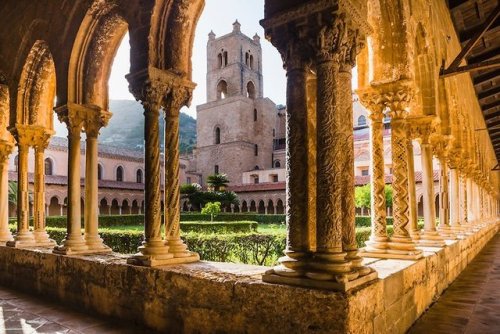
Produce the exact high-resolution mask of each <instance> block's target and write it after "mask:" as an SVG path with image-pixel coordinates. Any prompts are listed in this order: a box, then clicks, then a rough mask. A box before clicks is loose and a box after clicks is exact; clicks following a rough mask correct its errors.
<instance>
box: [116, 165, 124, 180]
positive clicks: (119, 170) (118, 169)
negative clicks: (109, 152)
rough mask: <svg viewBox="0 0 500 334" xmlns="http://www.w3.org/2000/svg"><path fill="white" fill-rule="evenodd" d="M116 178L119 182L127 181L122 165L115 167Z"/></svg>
mask: <svg viewBox="0 0 500 334" xmlns="http://www.w3.org/2000/svg"><path fill="white" fill-rule="evenodd" d="M115 180H116V181H118V182H123V181H125V168H123V166H122V165H118V166H117V167H116V169H115Z"/></svg>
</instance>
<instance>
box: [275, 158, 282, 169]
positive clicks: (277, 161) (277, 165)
mask: <svg viewBox="0 0 500 334" xmlns="http://www.w3.org/2000/svg"><path fill="white" fill-rule="evenodd" d="M274 168H281V162H280V161H279V160H276V161H275V162H274Z"/></svg>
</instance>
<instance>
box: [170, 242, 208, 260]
mask: <svg viewBox="0 0 500 334" xmlns="http://www.w3.org/2000/svg"><path fill="white" fill-rule="evenodd" d="M167 245H168V252H169V253H171V254H173V255H174V258H178V259H184V260H185V262H182V263H190V262H196V261H199V260H200V256H199V255H198V253H195V252H190V251H189V250H188V249H187V246H186V244H185V243H184V241H182V239H181V238H172V239H167Z"/></svg>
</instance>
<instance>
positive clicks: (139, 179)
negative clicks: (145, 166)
mask: <svg viewBox="0 0 500 334" xmlns="http://www.w3.org/2000/svg"><path fill="white" fill-rule="evenodd" d="M135 176H136V182H137V183H142V169H138V170H137V172H136V175H135Z"/></svg>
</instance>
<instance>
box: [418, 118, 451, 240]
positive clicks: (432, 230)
mask: <svg viewBox="0 0 500 334" xmlns="http://www.w3.org/2000/svg"><path fill="white" fill-rule="evenodd" d="M410 123H412V124H413V126H414V127H415V128H416V129H415V130H416V132H417V133H418V136H419V142H420V150H421V158H422V188H423V202H424V229H423V231H422V233H421V238H420V240H419V241H418V244H419V245H420V246H431V247H444V246H446V243H445V242H444V239H443V238H442V237H441V236H440V235H439V233H438V232H437V229H436V206H435V201H434V170H433V166H432V147H431V144H430V141H429V139H430V138H429V137H430V135H431V133H432V131H433V129H432V124H431V123H432V119H431V118H430V117H427V116H424V117H418V118H412V120H411V121H410Z"/></svg>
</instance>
